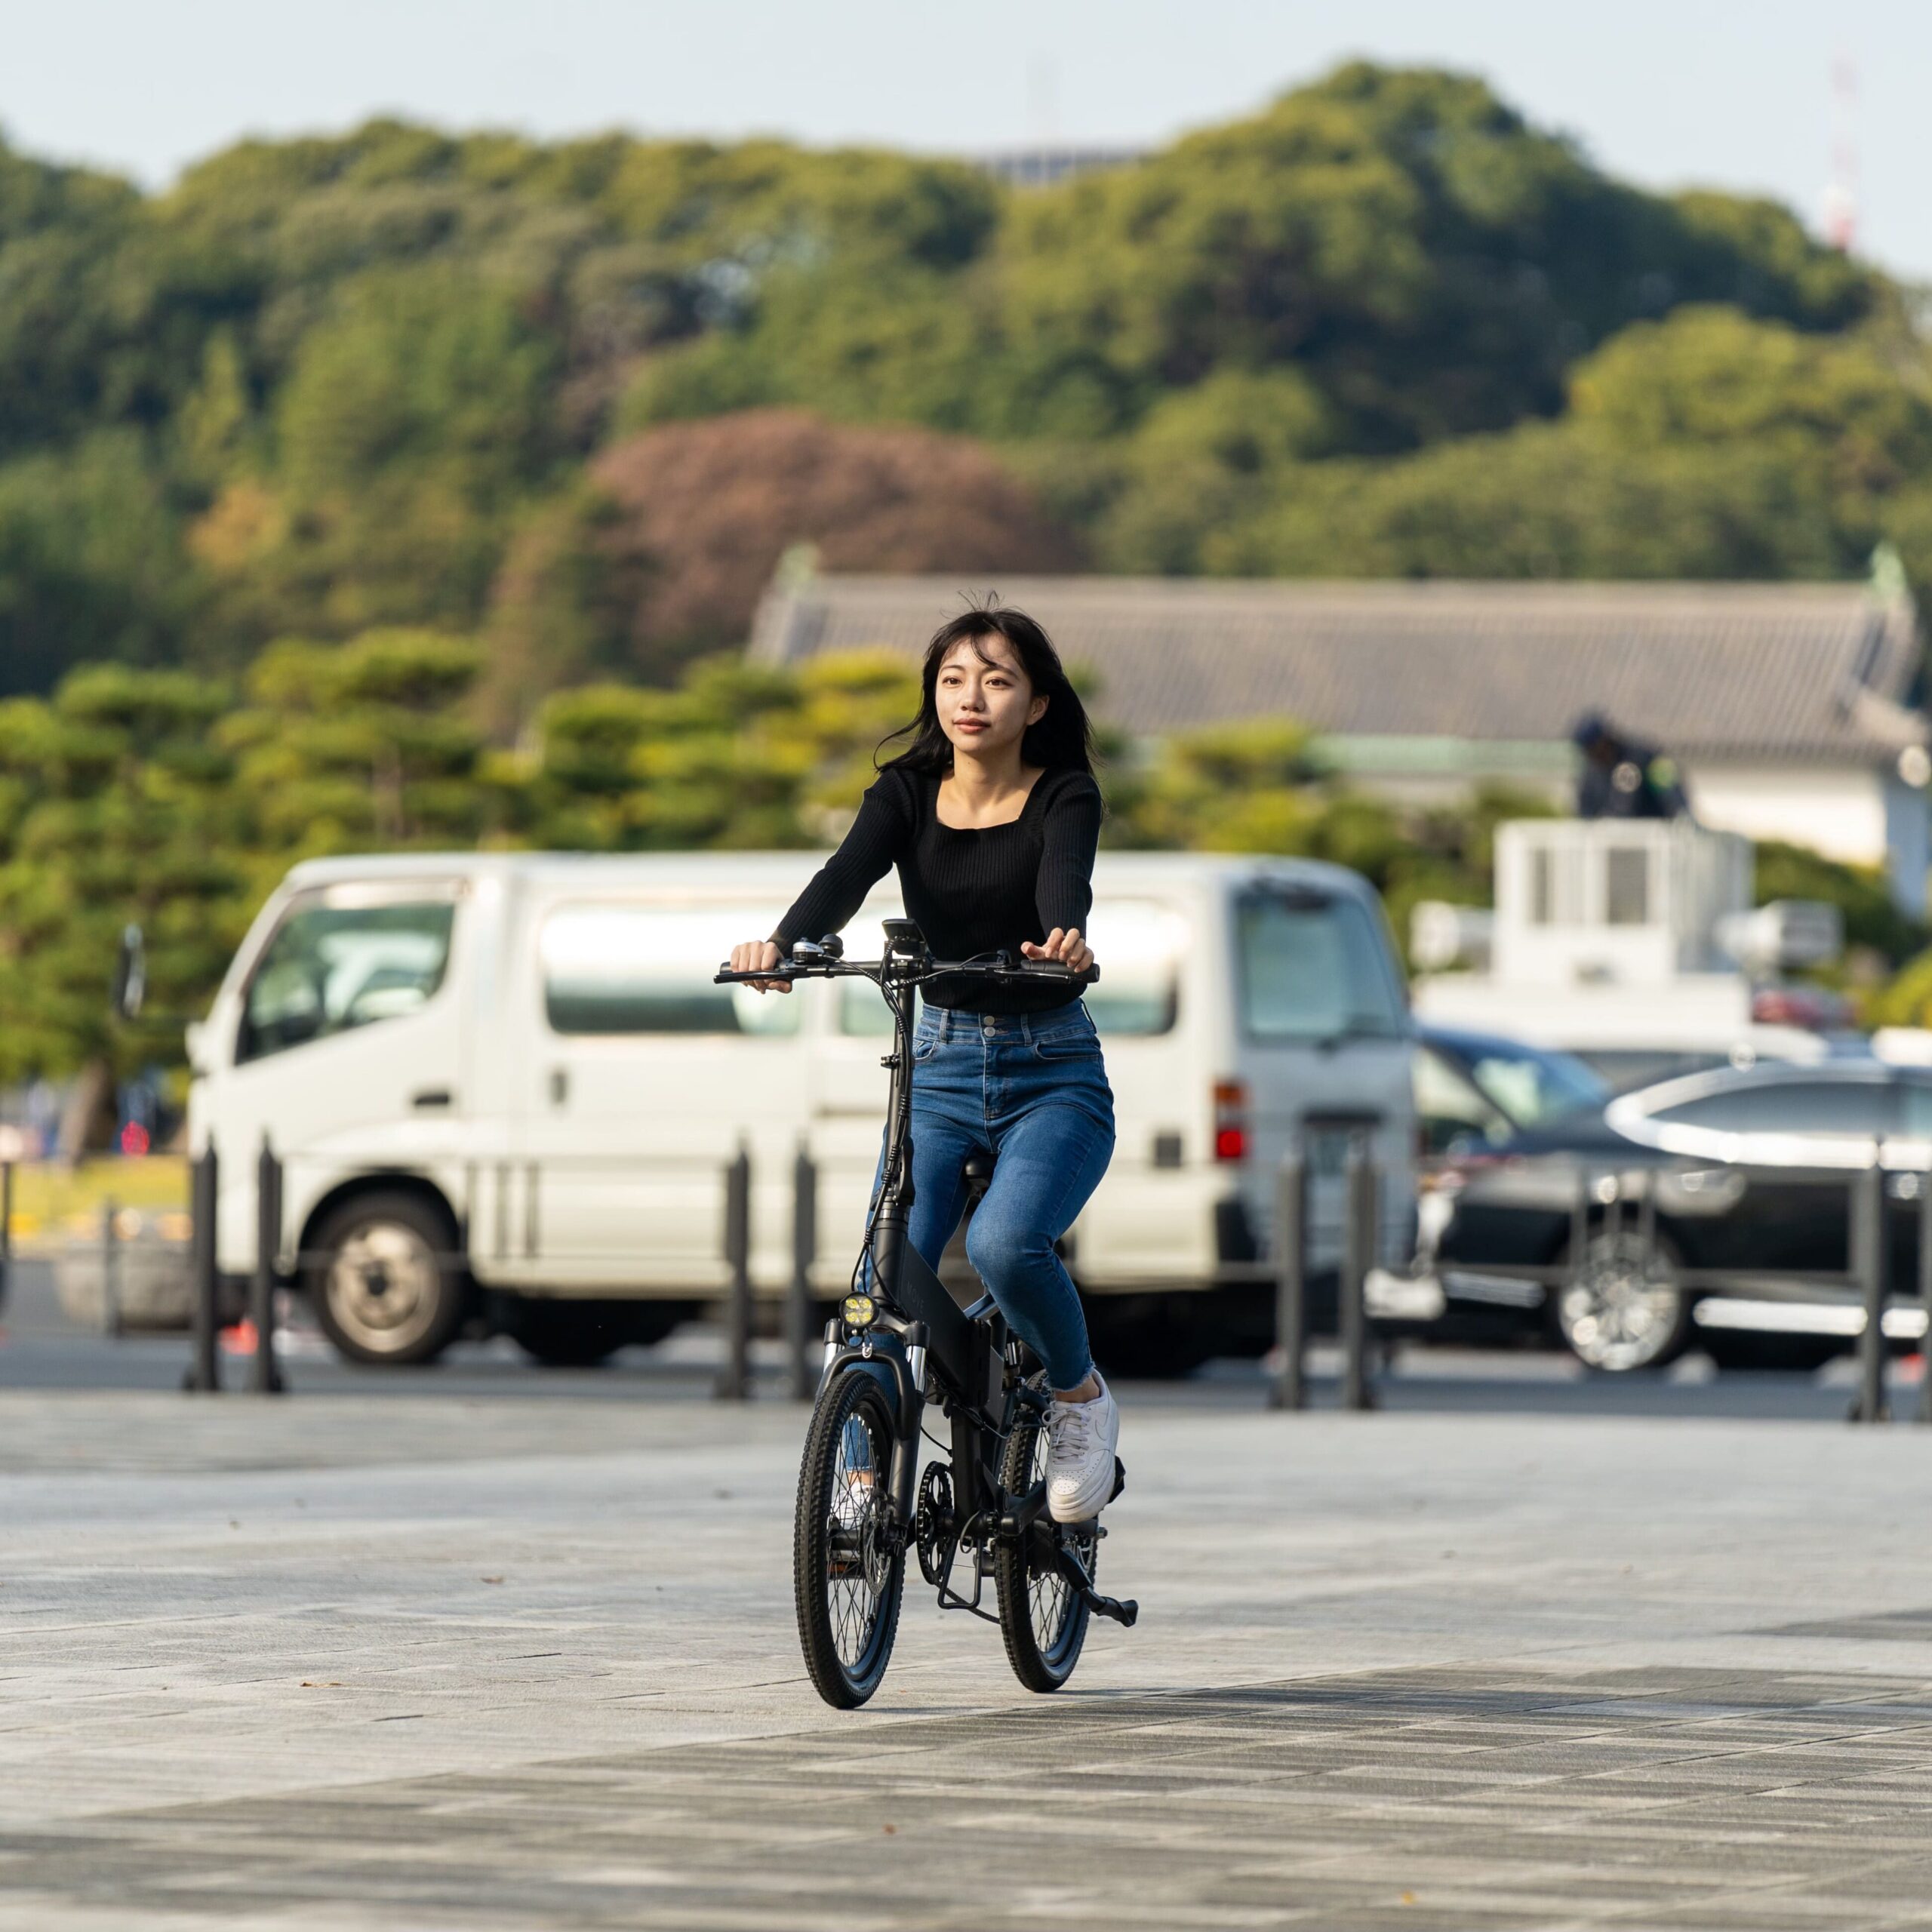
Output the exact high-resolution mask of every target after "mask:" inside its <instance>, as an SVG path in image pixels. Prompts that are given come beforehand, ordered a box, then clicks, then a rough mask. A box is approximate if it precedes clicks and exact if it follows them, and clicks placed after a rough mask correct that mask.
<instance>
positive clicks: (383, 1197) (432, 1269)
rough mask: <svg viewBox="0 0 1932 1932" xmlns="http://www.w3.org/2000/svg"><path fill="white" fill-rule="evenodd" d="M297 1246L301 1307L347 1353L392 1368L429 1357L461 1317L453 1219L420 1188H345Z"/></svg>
mask: <svg viewBox="0 0 1932 1932" xmlns="http://www.w3.org/2000/svg"><path fill="white" fill-rule="evenodd" d="M305 1245H306V1247H307V1248H308V1250H309V1254H308V1256H307V1257H306V1260H305V1261H304V1263H303V1284H304V1286H305V1287H306V1289H307V1291H308V1294H309V1306H311V1307H312V1309H314V1311H315V1320H316V1322H317V1324H318V1325H319V1327H321V1331H322V1333H323V1334H325V1335H326V1336H327V1337H328V1338H329V1340H331V1342H332V1343H334V1345H335V1348H336V1351H337V1353H338V1354H339V1355H343V1357H345V1358H346V1359H347V1360H349V1361H354V1362H362V1363H366V1364H369V1365H371V1366H372V1367H396V1368H401V1367H414V1366H417V1365H419V1364H422V1363H423V1362H428V1361H435V1358H437V1356H438V1355H441V1353H442V1352H443V1351H444V1349H446V1348H448V1346H449V1345H450V1343H451V1342H453V1341H454V1340H456V1337H457V1331H458V1330H459V1329H460V1328H461V1327H462V1326H463V1322H464V1321H465V1320H466V1318H468V1315H469V1277H468V1275H467V1274H466V1272H465V1271H464V1269H463V1266H462V1263H461V1261H460V1257H458V1255H457V1252H456V1247H457V1234H456V1229H455V1226H454V1223H451V1220H450V1219H449V1217H448V1215H447V1214H445V1213H444V1212H443V1211H441V1209H440V1208H439V1207H437V1206H436V1205H435V1203H434V1202H432V1201H429V1200H426V1199H425V1198H423V1196H422V1195H420V1194H416V1193H414V1192H409V1191H408V1190H406V1189H372V1190H371V1192H368V1193H367V1194H358V1195H352V1196H351V1197H350V1198H349V1199H348V1200H346V1201H340V1202H339V1203H338V1204H337V1205H336V1206H335V1207H332V1208H331V1209H330V1210H329V1211H328V1214H325V1216H324V1217H323V1218H322V1220H321V1222H320V1223H318V1225H317V1226H316V1227H315V1229H313V1230H312V1232H310V1234H309V1236H308V1238H307V1240H306V1243H305Z"/></svg>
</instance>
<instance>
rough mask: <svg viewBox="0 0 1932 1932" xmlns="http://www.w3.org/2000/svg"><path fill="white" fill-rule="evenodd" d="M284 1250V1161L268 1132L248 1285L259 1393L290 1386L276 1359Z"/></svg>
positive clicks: (258, 1166) (253, 1383) (260, 1161)
mask: <svg viewBox="0 0 1932 1932" xmlns="http://www.w3.org/2000/svg"><path fill="white" fill-rule="evenodd" d="M280 1253H281V1162H280V1161H278V1160H277V1159H276V1158H275V1149H274V1148H273V1147H272V1146H270V1145H269V1137H268V1136H267V1135H266V1134H263V1136H262V1151H261V1152H260V1155H258V1156H257V1158H256V1161H255V1272H254V1278H253V1279H252V1280H251V1281H250V1283H249V1284H248V1319H249V1321H251V1323H252V1324H254V1331H255V1354H254V1360H253V1361H251V1363H250V1364H249V1368H248V1386H249V1389H250V1390H251V1392H253V1393H254V1394H255V1395H280V1394H281V1392H282V1390H283V1389H284V1388H285V1386H287V1385H286V1384H285V1383H284V1382H283V1380H282V1379H281V1367H280V1365H279V1364H278V1363H277V1362H276V1361H275V1257H277V1256H278V1254H280Z"/></svg>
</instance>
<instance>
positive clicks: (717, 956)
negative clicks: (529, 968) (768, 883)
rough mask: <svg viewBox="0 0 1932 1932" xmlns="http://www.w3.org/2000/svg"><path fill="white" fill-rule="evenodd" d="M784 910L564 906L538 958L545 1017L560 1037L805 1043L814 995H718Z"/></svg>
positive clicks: (736, 991) (736, 990) (744, 990)
mask: <svg viewBox="0 0 1932 1932" xmlns="http://www.w3.org/2000/svg"><path fill="white" fill-rule="evenodd" d="M782 911H783V908H782V907H780V906H746V907H742V908H740V909H737V910H734V909H731V907H728V906H726V907H722V908H721V907H718V906H637V905H631V906H626V905H622V904H612V903H606V904H601V905H580V906H558V908H557V909H556V910H555V912H552V914H551V915H550V916H549V918H547V919H546V921H544V922H543V934H542V937H541V938H540V940H539V941H538V947H537V949H538V953H539V956H540V958H541V960H542V962H543V1012H544V1016H545V1017H546V1019H547V1020H549V1023H550V1029H551V1031H552V1032H556V1033H595V1034H605V1035H610V1034H626V1033H755V1034H762V1035H772V1034H786V1033H795V1032H797V1031H798V1020H799V1016H800V1014H801V1012H802V1011H803V1010H804V1001H805V998H806V997H807V996H808V995H807V994H806V992H804V991H803V990H800V989H795V990H794V991H793V992H790V993H758V992H753V991H752V989H751V988H750V987H749V986H713V985H712V983H711V976H712V974H714V973H715V972H716V971H717V970H718V965H719V964H720V962H721V961H723V960H724V958H726V957H727V955H728V954H729V953H730V952H731V947H732V945H733V943H734V941H736V940H741V939H743V937H744V936H745V935H746V934H747V933H761V932H769V931H771V928H772V926H773V925H774V923H775V922H776V921H777V918H778V917H779V915H780V912H782Z"/></svg>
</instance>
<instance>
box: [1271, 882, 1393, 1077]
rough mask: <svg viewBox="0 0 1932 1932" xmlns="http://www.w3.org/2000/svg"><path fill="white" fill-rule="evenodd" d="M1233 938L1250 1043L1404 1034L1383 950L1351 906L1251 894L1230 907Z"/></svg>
mask: <svg viewBox="0 0 1932 1932" xmlns="http://www.w3.org/2000/svg"><path fill="white" fill-rule="evenodd" d="M1235 950H1236V954H1237V957H1238V961H1239V968H1240V978H1241V1023H1242V1026H1243V1027H1244V1029H1245V1030H1246V1031H1247V1034H1248V1035H1249V1037H1250V1038H1253V1039H1257V1040H1297V1041H1320V1040H1345V1039H1358V1038H1368V1039H1384V1040H1386V1039H1395V1038H1399V1037H1401V1035H1403V1034H1404V1033H1405V1032H1407V1029H1408V1020H1407V1014H1406V1012H1405V1011H1404V1006H1403V1001H1402V998H1401V991H1400V989H1399V988H1398V985H1397V983H1396V979H1395V968H1394V967H1393V965H1392V964H1391V962H1390V961H1389V956H1388V952H1387V949H1386V946H1384V944H1383V940H1382V937H1381V935H1380V933H1378V932H1377V930H1376V927H1375V922H1374V920H1373V919H1372V918H1371V917H1370V916H1369V914H1368V911H1367V908H1366V907H1364V906H1362V905H1361V904H1360V903H1358V901H1357V900H1354V899H1352V898H1349V897H1342V896H1340V895H1337V896H1336V897H1328V896H1327V895H1325V894H1315V893H1304V892H1299V891H1293V890H1288V891H1280V892H1272V891H1262V892H1256V893H1253V894H1250V895H1248V896H1247V897H1244V898H1242V899H1241V900H1238V901H1237V902H1236V904H1235Z"/></svg>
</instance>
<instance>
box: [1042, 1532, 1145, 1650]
mask: <svg viewBox="0 0 1932 1932" xmlns="http://www.w3.org/2000/svg"><path fill="white" fill-rule="evenodd" d="M1054 1563H1055V1564H1057V1566H1058V1567H1059V1570H1060V1574H1061V1575H1062V1576H1063V1577H1065V1578H1066V1581H1067V1584H1068V1586H1069V1588H1070V1589H1072V1592H1073V1593H1074V1595H1075V1596H1077V1597H1078V1598H1079V1599H1080V1601H1081V1602H1082V1603H1084V1604H1085V1605H1086V1606H1087V1607H1088V1609H1089V1610H1091V1611H1092V1612H1093V1613H1094V1615H1095V1616H1096V1617H1112V1619H1113V1620H1114V1621H1115V1623H1118V1624H1122V1625H1124V1626H1125V1627H1126V1628H1127V1629H1129V1630H1131V1629H1133V1628H1134V1625H1135V1624H1136V1623H1137V1622H1138V1621H1139V1620H1140V1604H1137V1602H1135V1601H1134V1599H1133V1598H1131V1597H1129V1598H1128V1599H1127V1601H1125V1602H1124V1603H1123V1602H1121V1601H1120V1600H1119V1599H1118V1598H1115V1597H1103V1595H1101V1594H1100V1592H1099V1591H1098V1590H1097V1589H1094V1586H1093V1583H1091V1580H1089V1579H1088V1574H1087V1573H1086V1571H1084V1570H1083V1569H1081V1567H1080V1559H1079V1558H1078V1557H1077V1556H1075V1555H1074V1553H1073V1552H1072V1550H1070V1549H1068V1548H1067V1546H1066V1544H1064V1543H1056V1544H1055V1545H1054Z"/></svg>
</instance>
